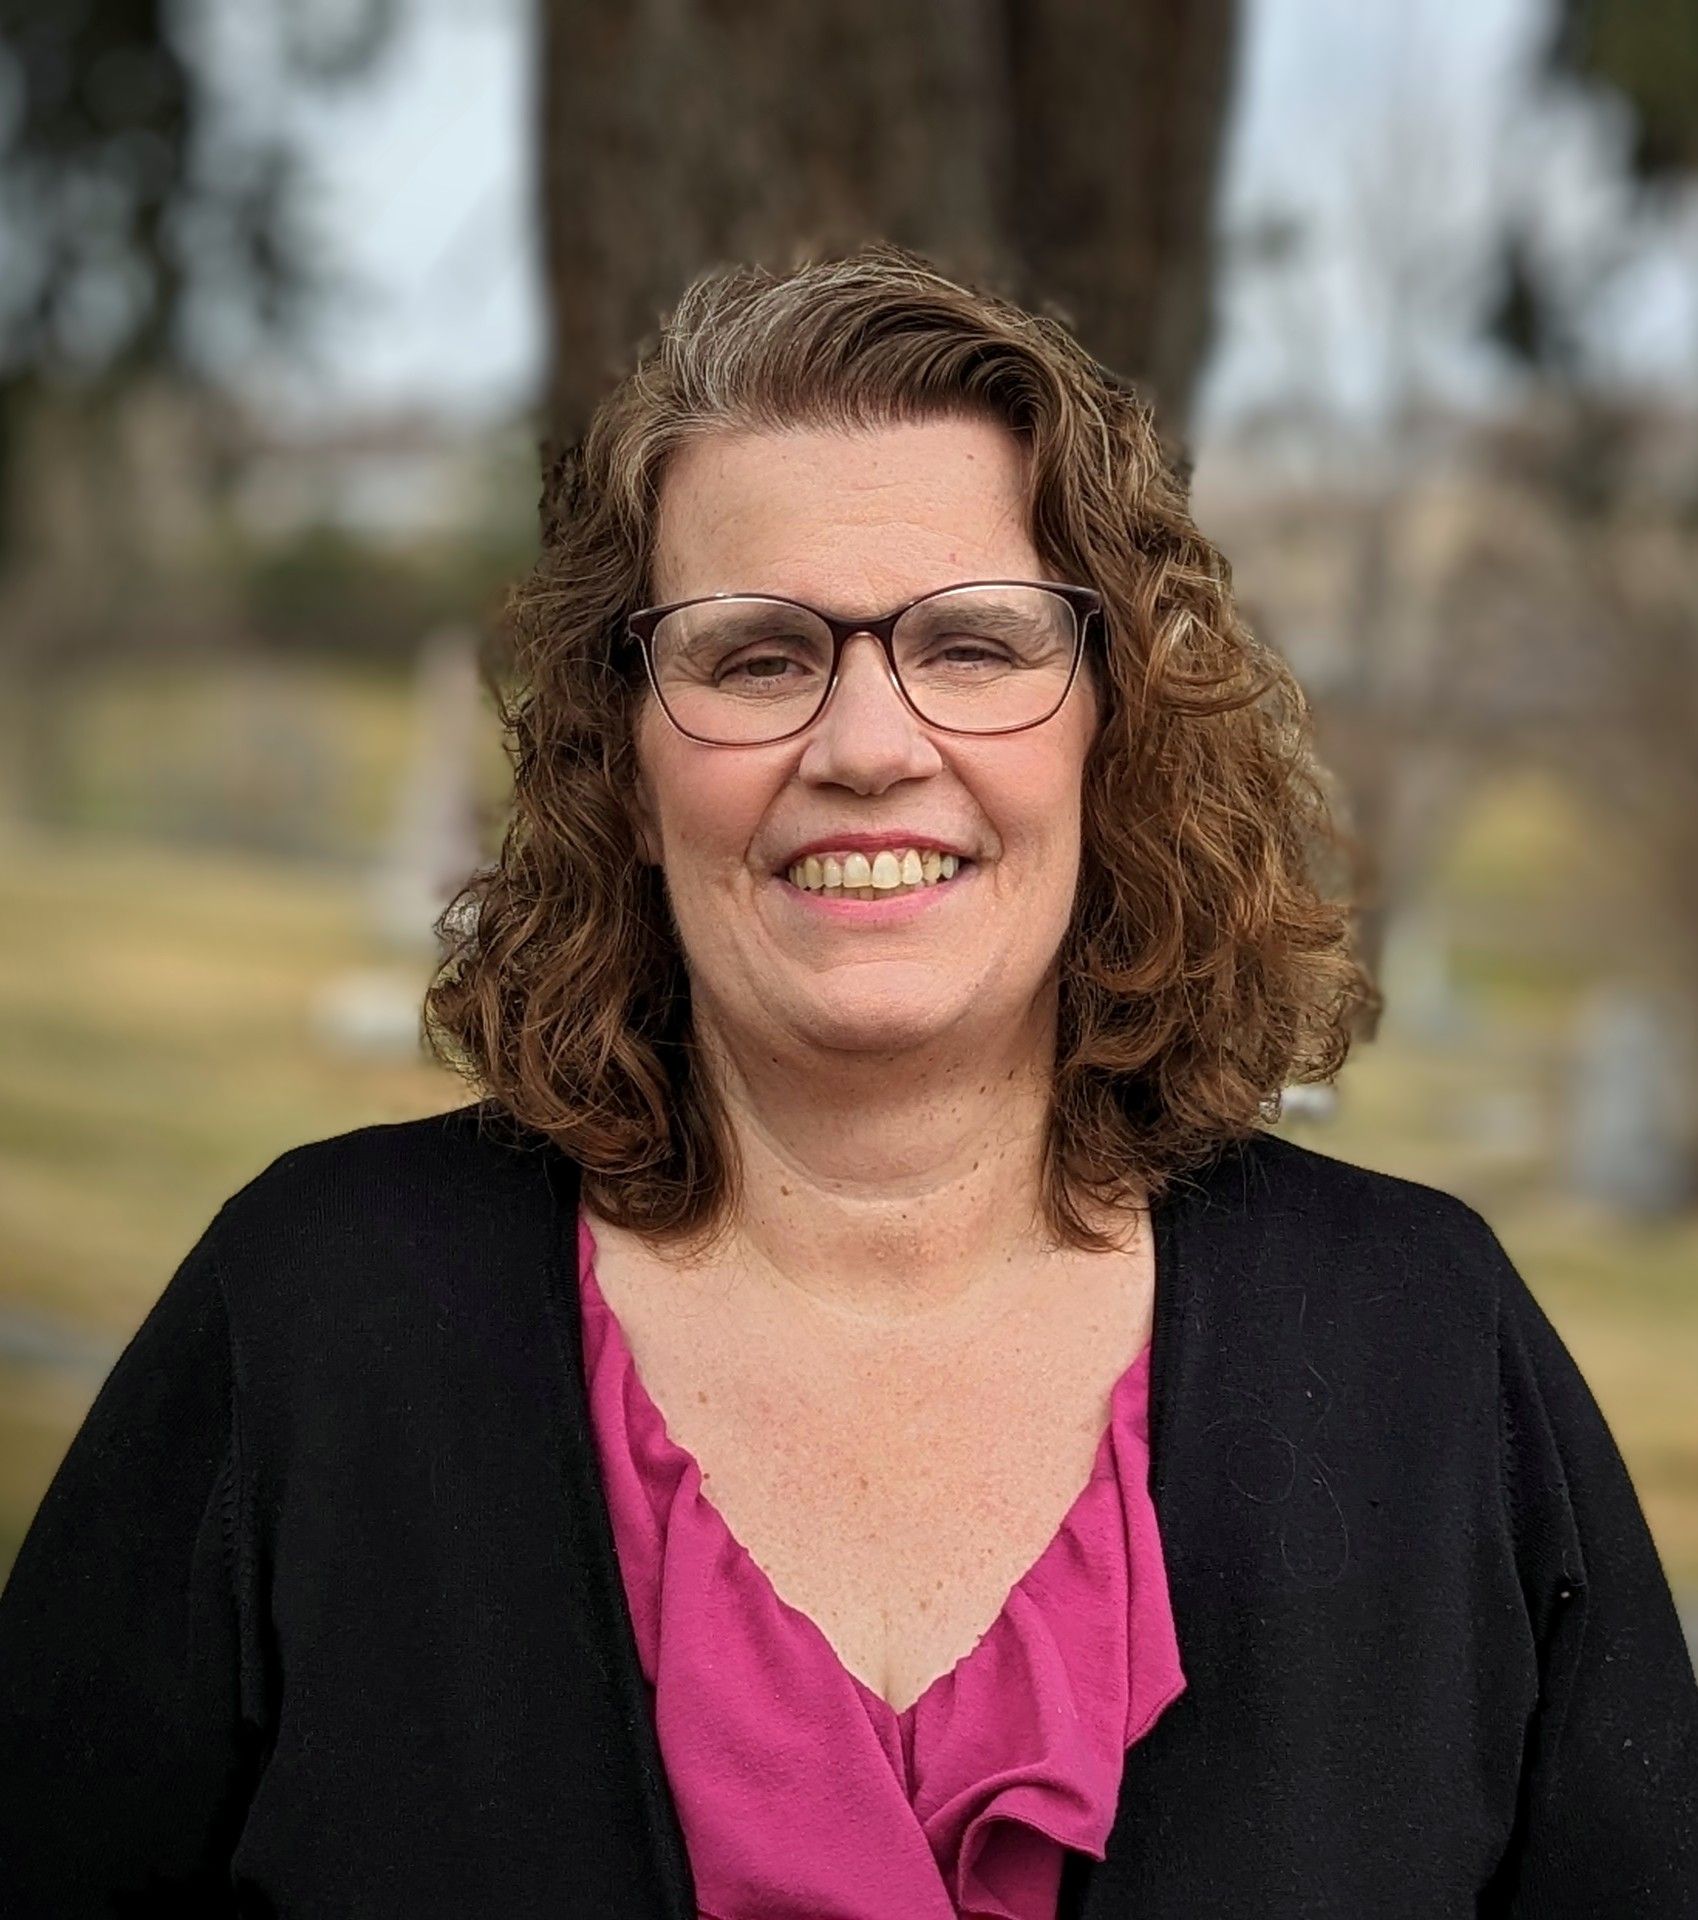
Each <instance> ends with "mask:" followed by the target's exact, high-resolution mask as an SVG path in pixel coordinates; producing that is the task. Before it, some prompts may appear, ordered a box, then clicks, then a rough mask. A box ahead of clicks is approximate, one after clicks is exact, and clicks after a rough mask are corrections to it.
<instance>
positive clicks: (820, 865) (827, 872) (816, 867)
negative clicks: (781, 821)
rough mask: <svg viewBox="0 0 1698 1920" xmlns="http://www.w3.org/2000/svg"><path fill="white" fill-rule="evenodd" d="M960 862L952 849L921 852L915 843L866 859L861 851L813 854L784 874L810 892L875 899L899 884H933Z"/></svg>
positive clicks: (947, 877) (949, 876) (952, 874)
mask: <svg viewBox="0 0 1698 1920" xmlns="http://www.w3.org/2000/svg"><path fill="white" fill-rule="evenodd" d="M961 866H962V862H961V860H960V858H959V857H958V856H957V855H955V854H953V853H939V852H938V851H937V850H936V848H934V847H928V848H927V849H926V850H925V852H924V853H921V852H920V851H919V850H918V849H917V848H914V847H886V848H882V849H881V850H880V851H879V852H878V853H877V854H876V855H874V857H873V858H872V859H871V860H869V859H868V858H867V856H866V855H865V854H864V853H847V854H845V855H844V856H843V857H842V859H841V860H840V859H839V858H838V857H837V855H836V854H832V853H827V854H812V853H810V854H809V855H808V856H807V858H806V859H804V860H798V861H796V862H794V863H793V864H792V865H791V867H790V868H789V870H788V874H787V877H788V879H789V881H790V883H791V885H792V886H796V887H804V888H806V889H807V890H808V891H809V892H810V893H828V892H829V893H835V894H837V895H839V896H840V897H841V898H843V899H846V900H876V899H877V898H878V897H879V895H880V894H885V893H893V892H895V891H896V890H897V889H898V888H902V887H922V886H926V887H930V886H936V885H937V883H938V882H939V881H940V880H952V879H953V878H954V877H955V875H956V874H957V873H958V872H959V871H960V868H961Z"/></svg>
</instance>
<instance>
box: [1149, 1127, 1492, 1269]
mask: <svg viewBox="0 0 1698 1920" xmlns="http://www.w3.org/2000/svg"><path fill="white" fill-rule="evenodd" d="M1182 1204H1185V1205H1188V1206H1189V1208H1190V1209H1191V1210H1193V1211H1195V1212H1196V1214H1197V1215H1198V1217H1200V1218H1209V1217H1211V1216H1212V1217H1214V1218H1216V1219H1219V1218H1221V1217H1222V1216H1225V1215H1236V1216H1237V1217H1238V1218H1240V1219H1241V1220H1242V1221H1244V1222H1246V1223H1248V1224H1251V1225H1253V1226H1254V1227H1255V1228H1257V1229H1258V1230H1260V1231H1264V1232H1267V1231H1272V1232H1292V1233H1295V1232H1299V1231H1301V1232H1304V1233H1307V1234H1310V1235H1318V1236H1319V1237H1320V1239H1321V1240H1322V1242H1323V1243H1324V1244H1326V1245H1328V1246H1337V1247H1340V1248H1344V1247H1348V1246H1350V1245H1352V1244H1357V1243H1361V1242H1364V1241H1367V1242H1371V1243H1374V1244H1379V1243H1381V1242H1383V1241H1384V1240H1385V1239H1386V1238H1387V1236H1392V1237H1394V1238H1401V1237H1405V1236H1410V1235H1418V1236H1420V1239H1421V1244H1422V1246H1423V1248H1424V1249H1426V1250H1427V1251H1429V1252H1431V1251H1442V1252H1444V1253H1445V1254H1447V1255H1452V1256H1459V1257H1461V1258H1463V1259H1464V1260H1467V1261H1471V1262H1477V1261H1479V1260H1480V1259H1481V1258H1483V1257H1486V1256H1487V1255H1488V1253H1489V1248H1490V1246H1493V1245H1495V1237H1494V1236H1493V1234H1492V1229H1491V1227H1490V1226H1489V1225H1488V1224H1487V1222H1486V1220H1485V1217H1484V1216H1483V1215H1482V1214H1481V1213H1480V1212H1479V1211H1478V1210H1477V1209H1476V1208H1474V1207H1472V1206H1470V1205H1469V1203H1468V1202H1467V1201H1466V1200H1464V1199H1462V1198H1461V1197H1460V1196H1459V1195H1457V1194H1454V1193H1450V1192H1447V1191H1446V1190H1445V1189H1443V1188H1441V1187H1434V1186H1428V1185H1426V1184H1425V1183H1424V1182H1422V1181H1419V1180H1412V1179H1409V1178H1407V1177H1405V1176H1404V1175H1401V1174H1395V1173H1383V1172H1380V1171H1379V1170H1377V1169H1376V1168H1373V1167H1365V1166H1361V1165H1358V1164H1357V1163H1356V1162H1354V1161H1350V1160H1343V1159H1340V1158H1339V1157H1338V1156H1336V1155H1334V1154H1330V1153H1323V1152H1321V1151H1320V1150H1319V1149H1317V1148H1315V1147H1308V1146H1303V1145H1301V1144H1299V1143H1298V1142H1297V1141H1295V1140H1290V1139H1286V1138H1284V1137H1282V1136H1280V1135H1278V1134H1272V1133H1256V1134H1254V1135H1252V1136H1250V1137H1249V1138H1248V1139H1246V1140H1243V1141H1238V1142H1234V1143H1233V1144H1232V1145H1230V1146H1228V1147H1225V1148H1223V1149H1221V1150H1220V1152H1219V1153H1218V1155H1217V1156H1216V1157H1215V1158H1213V1159H1212V1160H1211V1161H1210V1162H1209V1163H1208V1164H1207V1165H1206V1166H1205V1167H1204V1169H1203V1170H1202V1172H1201V1174H1200V1175H1192V1176H1189V1177H1188V1181H1187V1182H1183V1183H1182Z"/></svg>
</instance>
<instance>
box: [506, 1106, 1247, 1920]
mask: <svg viewBox="0 0 1698 1920" xmlns="http://www.w3.org/2000/svg"><path fill="white" fill-rule="evenodd" d="M539 1147H540V1150H541V1158H542V1162H543V1168H544V1172H545V1178H546V1182H547V1186H548V1190H549V1193H550V1197H551V1202H552V1220H553V1228H552V1240H553V1246H554V1255H553V1259H552V1260H551V1263H550V1272H549V1275H548V1290H549V1295H550V1314H551V1318H552V1321H553V1324H554V1328H555V1337H556V1341H557V1343H558V1349H559V1359H560V1363H561V1368H562V1376H563V1379H562V1384H563V1389H564V1395H565V1397H564V1401H563V1405H562V1412H563V1414H564V1416H565V1418H566V1419H567V1421H568V1423H569V1426H570V1428H571V1435H570V1444H569V1447H568V1453H567V1457H568V1459H569V1460H570V1462H571V1463H572V1468H571V1474H570V1478H571V1497H572V1501H573V1507H572V1511H573V1512H574V1514H575V1532H576V1534H577V1542H578V1544H577V1551H578V1552H579V1553H580V1554H582V1555H583V1556H584V1566H585V1572H586V1575H587V1576H588V1577H589V1579H590V1581H591V1587H592V1590H593V1593H594V1597H595V1604H596V1605H597V1606H598V1607H602V1608H605V1609H607V1610H608V1613H609V1619H610V1621H612V1620H617V1621H618V1622H620V1623H621V1624H622V1628H623V1630H622V1631H621V1632H619V1634H618V1645H617V1652H616V1656H615V1658H614V1659H613V1661H612V1663H611V1665H610V1668H609V1679H610V1681H612V1682H613V1683H614V1684H615V1686H616V1687H617V1689H618V1691H619V1694H620V1697H621V1699H622V1700H623V1702H624V1713H625V1720H626V1726H627V1728H628V1730H629V1734H630V1737H631V1739H632V1741H633V1742H634V1744H635V1749H636V1760H637V1764H638V1770H639V1776H640V1778H641V1779H642V1781H643V1783H644V1793H643V1797H642V1809H641V1811H642V1818H643V1820H644V1822H645V1824H646V1827H647V1830H648V1833H649V1836H650V1850H651V1858H652V1860H653V1864H654V1871H655V1879H654V1882H653V1886H652V1892H653V1895H654V1899H655V1903H656V1904H655V1913H656V1920H661V1916H662V1915H664V1916H665V1920H696V1915H697V1904H696V1883H695V1876H694V1872H693V1870H692V1866H691V1862H690V1855H689V1850H688V1847H687V1845H686V1843H685V1839H684V1831H683V1826H682V1823H681V1819H680V1814H679V1807H678V1803H677V1799H676V1796H675V1794H674V1792H673V1790H672V1784H671V1781H670V1780H669V1778H668V1774H667V1769H666V1764H665V1760H664V1757H663V1755H662V1752H661V1747H660V1739H659V1733H658V1730H657V1727H656V1724H655V1718H654V1705H655V1702H654V1696H653V1693H652V1690H651V1689H650V1688H649V1687H648V1685H647V1683H646V1680H645V1677H644V1674H643V1669H642V1662H641V1659H640V1656H639V1650H638V1645H637V1632H636V1624H635V1622H634V1620H633V1618H632V1614H631V1609H630V1605H629V1601H628V1596H627V1594H626V1591H625V1587H624V1585H623V1582H622V1579H621V1575H620V1567H619V1559H618V1553H617V1549H616V1545H615V1541H614V1533H613V1523H612V1516H611V1513H610V1510H609V1506H608V1501H607V1494H606V1488H605V1486H604V1484H603V1482H602V1479H601V1476H600V1474H599V1473H598V1472H597V1471H596V1468H595V1464H594V1462H595V1452H594V1441H593V1434H592V1430H591V1421H590V1409H589V1398H588V1392H587V1388H586V1385H585V1381H584V1374H583V1366H584V1352H583V1322H582V1293H581V1289H580V1284H579V1280H580V1276H579V1272H578V1259H577V1254H578V1236H577V1231H576V1222H577V1218H578V1212H579V1206H580V1199H581V1191H582V1175H581V1170H580V1168H579V1166H578V1163H577V1162H576V1161H575V1160H574V1159H573V1158H572V1157H571V1155H569V1154H567V1153H565V1152H563V1151H562V1150H560V1149H559V1147H558V1146H557V1145H556V1144H555V1143H554V1142H552V1141H550V1140H547V1139H543V1140H541V1141H539ZM1231 1169H1237V1171H1238V1172H1239V1173H1240V1175H1242V1176H1245V1177H1248V1175H1249V1173H1250V1167H1249V1165H1248V1163H1247V1161H1246V1160H1245V1158H1244V1155H1243V1151H1242V1150H1241V1149H1239V1150H1233V1149H1231V1148H1222V1149H1221V1150H1219V1151H1217V1153H1216V1154H1214V1155H1212V1156H1211V1157H1210V1158H1209V1160H1208V1161H1207V1163H1206V1164H1204V1165H1203V1166H1202V1167H1200V1168H1198V1169H1195V1170H1194V1171H1193V1172H1192V1173H1188V1174H1184V1175H1177V1176H1175V1177H1174V1178H1173V1179H1172V1180H1171V1181H1170V1182H1169V1184H1168V1185H1167V1187H1166V1188H1165V1189H1164V1191H1163V1192H1162V1193H1161V1195H1160V1196H1159V1197H1157V1198H1156V1199H1155V1200H1154V1201H1153V1202H1152V1204H1151V1207H1150V1216H1149V1217H1150V1222H1151V1229H1152V1234H1153V1238H1154V1245H1155V1254H1156V1264H1157V1270H1158V1272H1159V1273H1160V1274H1161V1275H1162V1276H1163V1279H1162V1284H1161V1285H1160V1286H1158V1287H1157V1289H1156V1296H1155V1302H1154V1329H1153V1335H1152V1339H1151V1342H1150V1347H1149V1355H1150V1358H1149V1382H1148V1392H1149V1406H1148V1423H1149V1490H1150V1498H1151V1504H1152V1506H1153V1508H1154V1510H1155V1513H1156V1516H1157V1519H1158V1521H1161V1522H1164V1523H1165V1520H1166V1508H1167V1505H1168V1498H1169V1496H1168V1485H1167V1470H1166V1462H1167V1461H1168V1459H1169V1458H1170V1457H1171V1454H1172V1439H1171V1431H1172V1426H1173V1422H1174V1421H1175V1420H1176V1419H1177V1417H1178V1411H1177V1396H1178V1393H1179V1391H1180V1389H1179V1385H1178V1382H1179V1381H1180V1379H1181V1377H1182V1373H1183V1371H1184V1367H1185V1361H1184V1345H1185V1330H1186V1327H1187V1326H1188V1325H1189V1323H1190V1321H1191V1319H1192V1317H1193V1315H1194V1312H1195V1310H1196V1301H1195V1300H1194V1298H1193V1296H1194V1293H1195V1286H1196V1276H1195V1274H1194V1273H1192V1271H1191V1270H1190V1264H1189V1261H1188V1258H1187V1254H1186V1248H1187V1245H1188V1238H1187V1223H1188V1221H1189V1219H1190V1217H1191V1215H1192V1213H1193V1212H1195V1211H1197V1210H1199V1209H1206V1208H1207V1207H1208V1206H1209V1204H1210V1203H1211V1201H1212V1200H1213V1199H1214V1198H1216V1197H1218V1185H1219V1181H1220V1180H1221V1178H1222V1177H1223V1176H1224V1175H1225V1173H1227V1172H1229V1171H1230V1170H1231ZM1126 1817H1127V1807H1126V1804H1125V1802H1124V1801H1122V1803H1121V1804H1120V1806H1119V1807H1118V1808H1117V1811H1116V1815H1115V1823H1114V1827H1113V1829H1112V1830H1111V1834H1110V1840H1109V1847H1110V1854H1109V1859H1110V1862H1111V1863H1112V1860H1113V1858H1114V1852H1113V1849H1114V1846H1115V1845H1116V1843H1117V1840H1118V1844H1120V1845H1121V1846H1124V1845H1126V1844H1127V1838H1126V1836H1125V1835H1123V1834H1122V1832H1121V1828H1122V1825H1123V1823H1124V1820H1125V1818H1126ZM1115 1878H1116V1876H1114V1875H1113V1874H1106V1875H1105V1872H1104V1869H1103V1867H1102V1866H1101V1865H1100V1864H1099V1863H1096V1862H1093V1861H1092V1860H1090V1859H1088V1858H1085V1857H1083V1856H1081V1857H1078V1858H1075V1859H1071V1860H1070V1861H1069V1862H1068V1864H1067V1868H1066V1871H1065V1873H1064V1875H1063V1882H1062V1894H1061V1904H1060V1907H1059V1909H1058V1920H1107V1914H1108V1909H1107V1908H1106V1906H1104V1904H1103V1902H1104V1900H1106V1899H1108V1898H1110V1897H1111V1892H1112V1888H1113V1885H1114V1883H1115Z"/></svg>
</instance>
